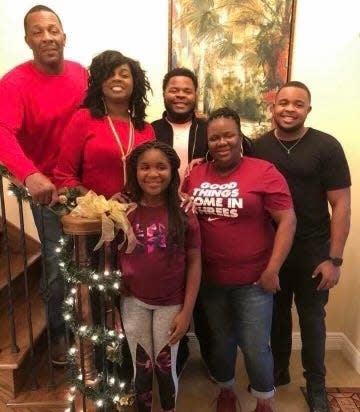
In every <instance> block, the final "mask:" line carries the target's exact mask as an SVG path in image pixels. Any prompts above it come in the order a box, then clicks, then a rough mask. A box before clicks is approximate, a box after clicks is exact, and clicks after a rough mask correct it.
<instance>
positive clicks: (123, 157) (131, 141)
mask: <svg viewBox="0 0 360 412" xmlns="http://www.w3.org/2000/svg"><path fill="white" fill-rule="evenodd" d="M106 117H107V120H108V123H109V126H110V129H111V131H112V134H113V136H114V139H115V141H116V143H117V145H118V146H119V149H120V152H121V162H122V168H123V174H124V186H125V185H126V158H127V157H128V156H129V154H130V153H131V151H132V149H133V147H134V125H133V124H132V121H131V119H130V116H129V135H128V147H127V151H126V153H125V151H124V147H123V145H122V143H121V140H120V137H119V135H118V133H117V131H116V129H115V126H114V123H113V121H112V119H111V117H110V116H109V115H107V116H106Z"/></svg>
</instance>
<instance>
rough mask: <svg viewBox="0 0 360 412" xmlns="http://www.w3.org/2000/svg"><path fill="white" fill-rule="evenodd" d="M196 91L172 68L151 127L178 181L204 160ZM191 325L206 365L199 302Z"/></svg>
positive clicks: (189, 76) (183, 353) (181, 361)
mask: <svg viewBox="0 0 360 412" xmlns="http://www.w3.org/2000/svg"><path fill="white" fill-rule="evenodd" d="M197 88H198V81H197V78H196V76H195V74H194V73H193V72H192V71H191V70H189V69H186V68H175V69H172V70H170V71H169V72H168V73H166V75H165V77H164V80H163V96H164V105H165V109H166V110H165V112H164V113H163V116H162V118H161V119H158V120H155V121H154V122H153V123H152V126H153V128H154V130H155V136H156V138H157V139H158V140H161V141H162V142H164V143H167V144H168V145H170V146H172V147H173V148H174V149H175V150H176V152H177V154H178V156H179V157H180V160H181V165H180V169H179V173H180V178H181V179H183V178H184V173H185V170H186V168H187V166H188V164H189V163H190V162H191V161H192V160H193V159H197V158H205V156H206V152H207V135H206V131H207V124H206V120H204V119H200V118H197V117H196V115H195V107H196V92H197ZM194 324H195V333H196V336H197V338H198V339H199V343H200V351H201V356H202V358H203V360H204V361H205V363H207V361H206V360H207V356H208V354H207V347H208V346H209V341H208V332H207V331H208V327H207V323H206V319H205V318H204V314H203V311H202V310H201V307H200V305H199V302H197V304H196V306H195V309H194ZM188 341H189V338H188V337H187V336H185V337H184V338H183V339H182V340H181V341H180V345H179V351H178V358H177V366H176V369H177V373H178V375H179V374H180V373H181V372H182V370H183V368H184V366H185V363H186V361H187V359H188V357H189V348H188Z"/></svg>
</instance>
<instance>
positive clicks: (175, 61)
mask: <svg viewBox="0 0 360 412" xmlns="http://www.w3.org/2000/svg"><path fill="white" fill-rule="evenodd" d="M295 2H296V0H170V1H169V22H170V23H169V24H170V27H169V68H173V67H188V68H190V69H192V70H193V71H194V72H195V73H196V75H197V76H198V80H199V95H198V110H199V111H200V112H203V113H204V114H205V115H206V114H208V113H209V112H210V111H211V110H212V109H214V108H217V107H220V106H224V105H227V106H230V107H232V108H233V109H235V110H236V111H237V112H238V113H239V114H240V116H241V119H242V128H243V131H244V133H245V134H247V135H249V136H256V135H258V134H259V133H260V132H263V131H266V130H267V129H268V128H269V127H270V124H271V119H270V112H269V106H270V104H271V103H272V101H273V98H274V95H275V93H276V91H277V90H278V88H279V87H280V86H281V85H283V84H284V83H285V82H286V81H287V80H288V78H289V71H290V70H289V68H290V58H291V40H292V27H293V20H294V14H295Z"/></svg>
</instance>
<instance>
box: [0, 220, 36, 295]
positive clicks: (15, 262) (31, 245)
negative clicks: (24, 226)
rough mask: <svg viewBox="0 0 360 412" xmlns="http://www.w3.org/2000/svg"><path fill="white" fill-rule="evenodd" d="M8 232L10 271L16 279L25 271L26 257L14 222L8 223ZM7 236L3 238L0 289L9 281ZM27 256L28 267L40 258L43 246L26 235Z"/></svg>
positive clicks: (0, 260)
mask: <svg viewBox="0 0 360 412" xmlns="http://www.w3.org/2000/svg"><path fill="white" fill-rule="evenodd" d="M7 233H8V249H9V252H10V271H11V278H12V281H14V280H15V279H16V278H17V277H18V276H20V275H21V274H22V273H23V272H24V257H23V253H22V240H21V233H20V230H19V229H18V228H17V227H16V226H15V225H13V224H12V223H9V222H8V223H7ZM4 242H5V238H2V240H1V248H0V290H1V289H3V288H4V287H5V286H6V285H7V282H8V264H7V256H6V255H5V252H4ZM25 244H26V257H27V263H28V267H30V266H31V265H32V264H33V263H34V262H36V261H37V260H39V259H40V256H41V248H40V243H39V242H37V241H36V240H34V239H33V238H31V237H30V236H27V235H26V237H25Z"/></svg>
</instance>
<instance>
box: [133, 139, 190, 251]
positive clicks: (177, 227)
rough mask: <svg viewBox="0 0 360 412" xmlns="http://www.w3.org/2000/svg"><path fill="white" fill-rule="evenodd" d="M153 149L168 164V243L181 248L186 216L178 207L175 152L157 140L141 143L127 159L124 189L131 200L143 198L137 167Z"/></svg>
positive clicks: (177, 160)
mask: <svg viewBox="0 0 360 412" xmlns="http://www.w3.org/2000/svg"><path fill="white" fill-rule="evenodd" d="M151 149H155V150H159V151H161V152H162V153H163V154H164V155H165V156H166V158H167V159H168V161H169V163H170V168H171V180H170V183H169V186H168V187H167V189H166V206H167V210H168V234H169V235H168V238H169V243H172V244H173V245H175V246H176V247H183V245H184V239H185V230H186V216H185V213H184V212H183V210H182V209H181V207H180V198H179V192H178V190H179V185H180V176H179V170H178V169H179V166H180V158H179V156H178V155H177V154H176V152H175V150H174V149H173V148H172V147H171V146H169V145H167V144H166V143H163V142H160V141H158V140H154V141H150V142H146V143H143V144H141V145H139V146H137V147H136V148H135V149H134V150H133V151H132V152H131V154H130V156H129V158H128V167H127V186H126V189H127V191H128V192H129V193H130V195H131V198H132V200H134V201H135V202H139V201H140V200H141V198H142V196H143V190H142V189H141V187H140V185H139V183H138V180H137V173H136V172H137V166H138V161H139V157H140V156H141V155H142V154H143V153H145V152H146V151H148V150H151Z"/></svg>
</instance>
